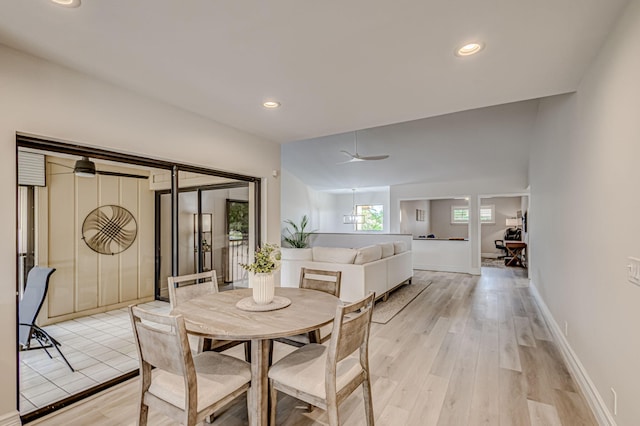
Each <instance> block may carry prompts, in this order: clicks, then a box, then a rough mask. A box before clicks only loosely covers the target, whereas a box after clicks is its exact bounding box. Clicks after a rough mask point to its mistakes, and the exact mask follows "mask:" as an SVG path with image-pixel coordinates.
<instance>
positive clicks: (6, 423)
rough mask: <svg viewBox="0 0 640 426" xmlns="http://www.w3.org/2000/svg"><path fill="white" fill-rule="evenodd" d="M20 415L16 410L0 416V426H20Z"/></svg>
mask: <svg viewBox="0 0 640 426" xmlns="http://www.w3.org/2000/svg"><path fill="white" fill-rule="evenodd" d="M20 425H22V422H21V421H20V413H19V412H18V411H17V410H16V411H13V412H11V413H6V414H3V415H0V426H20Z"/></svg>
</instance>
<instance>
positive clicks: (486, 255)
mask: <svg viewBox="0 0 640 426" xmlns="http://www.w3.org/2000/svg"><path fill="white" fill-rule="evenodd" d="M480 256H482V257H486V258H491V259H497V258H498V257H499V256H501V254H500V253H480Z"/></svg>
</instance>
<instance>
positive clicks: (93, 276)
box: [74, 177, 100, 311]
mask: <svg viewBox="0 0 640 426" xmlns="http://www.w3.org/2000/svg"><path fill="white" fill-rule="evenodd" d="M96 207H98V179H92V178H83V177H78V178H76V209H77V218H76V227H75V229H76V232H77V233H78V238H76V239H75V240H74V243H75V245H76V249H77V263H76V271H77V280H76V306H75V310H76V311H84V310H87V309H93V308H96V307H98V256H100V255H99V254H98V253H96V252H95V251H93V250H91V249H90V248H89V246H88V245H87V244H86V243H85V242H84V240H82V225H83V223H84V219H85V218H86V217H87V215H88V214H89V213H91V211H93V210H94V209H95V208H96Z"/></svg>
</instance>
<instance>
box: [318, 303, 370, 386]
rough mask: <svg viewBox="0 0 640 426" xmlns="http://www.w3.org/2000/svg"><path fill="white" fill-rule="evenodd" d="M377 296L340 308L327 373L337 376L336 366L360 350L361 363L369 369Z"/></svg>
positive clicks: (329, 353) (332, 338)
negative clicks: (370, 338) (370, 334)
mask: <svg viewBox="0 0 640 426" xmlns="http://www.w3.org/2000/svg"><path fill="white" fill-rule="evenodd" d="M374 300H375V294H374V293H373V292H372V293H370V294H369V295H368V296H366V297H365V298H363V299H360V300H358V301H356V302H354V303H351V304H348V305H344V306H338V307H337V308H336V316H335V319H334V320H333V331H332V333H331V340H330V341H329V349H328V352H327V354H328V356H327V371H328V372H330V373H332V374H333V375H334V376H335V369H336V364H337V363H338V362H340V361H342V360H343V359H344V358H346V357H348V356H349V355H351V354H352V353H353V352H355V351H356V350H357V349H358V348H359V349H360V362H361V363H362V365H363V367H364V368H368V362H369V361H368V352H369V330H370V328H371V315H372V313H373V304H374Z"/></svg>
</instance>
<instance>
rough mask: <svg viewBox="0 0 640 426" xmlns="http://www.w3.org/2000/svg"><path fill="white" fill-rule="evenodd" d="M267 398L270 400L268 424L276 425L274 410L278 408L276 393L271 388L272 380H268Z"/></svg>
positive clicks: (272, 387) (273, 388) (274, 389)
mask: <svg viewBox="0 0 640 426" xmlns="http://www.w3.org/2000/svg"><path fill="white" fill-rule="evenodd" d="M269 397H270V399H271V408H270V410H269V411H270V413H269V424H270V425H274V426H275V424H276V408H278V391H277V390H276V388H275V386H273V379H269Z"/></svg>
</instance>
